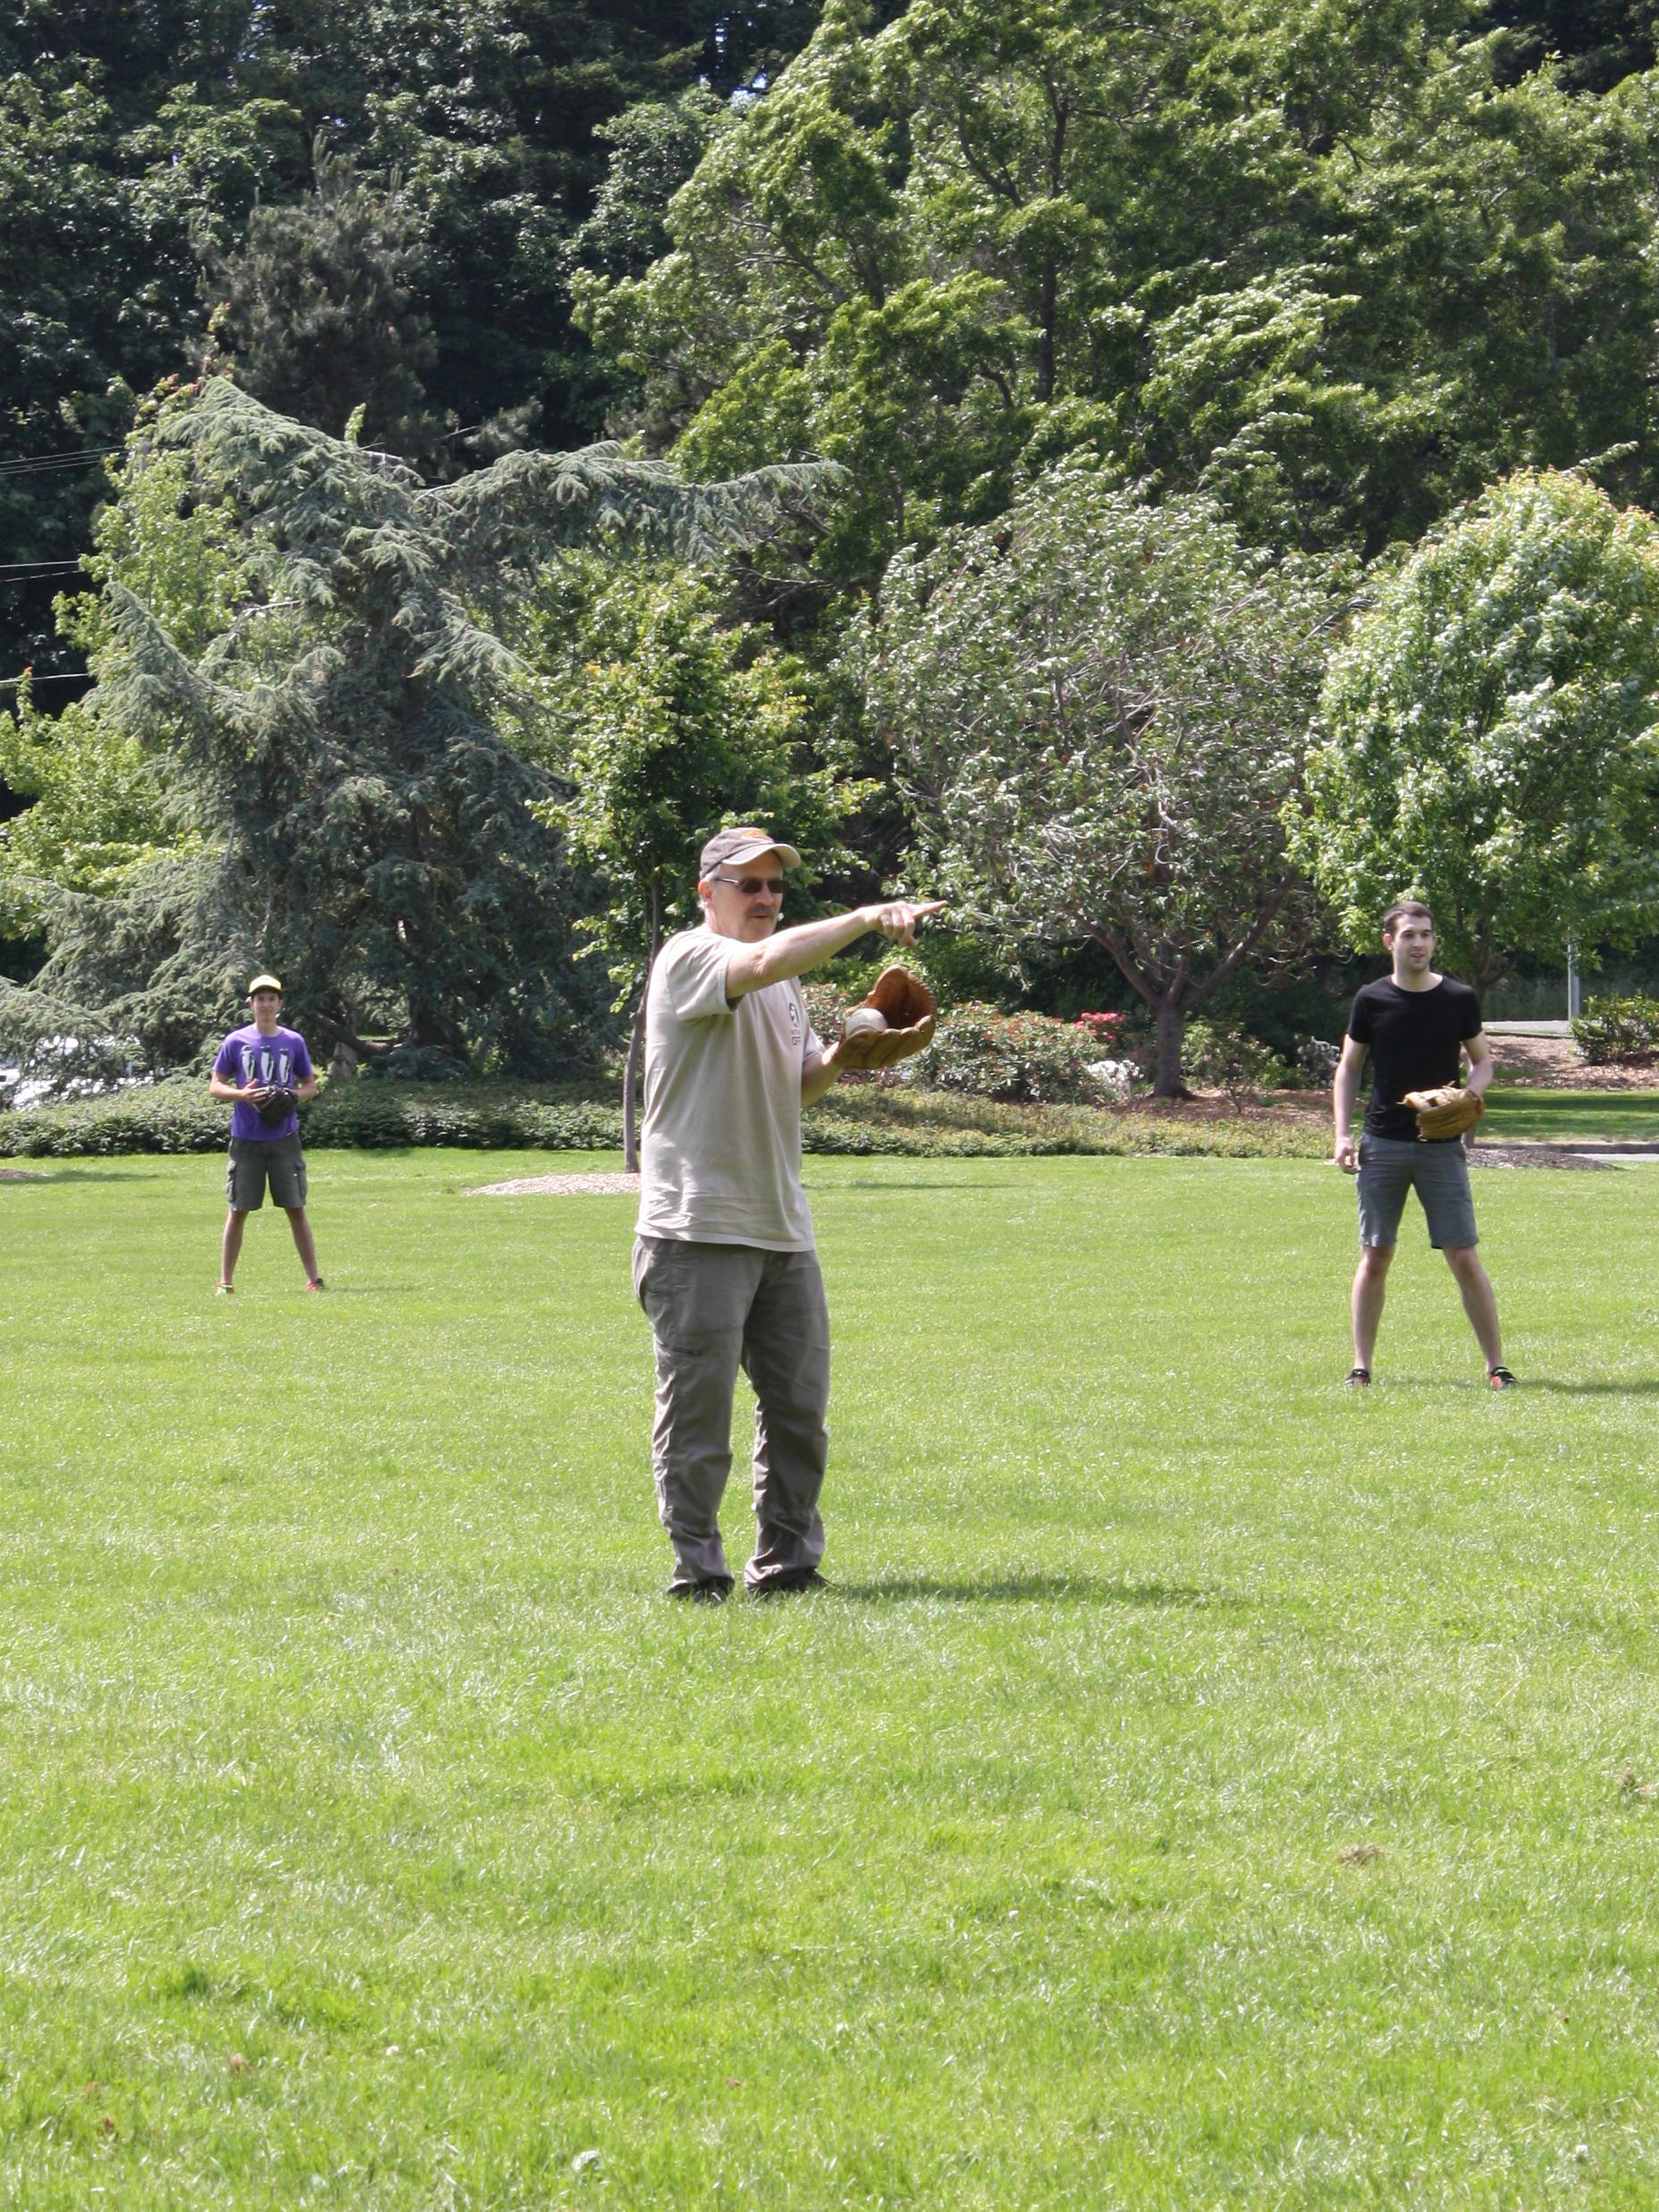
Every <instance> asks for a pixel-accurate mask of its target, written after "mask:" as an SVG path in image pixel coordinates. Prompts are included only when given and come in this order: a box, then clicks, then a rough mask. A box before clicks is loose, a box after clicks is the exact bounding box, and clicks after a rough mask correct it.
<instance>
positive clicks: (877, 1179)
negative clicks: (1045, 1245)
mask: <svg viewBox="0 0 1659 2212" xmlns="http://www.w3.org/2000/svg"><path fill="white" fill-rule="evenodd" d="M1012 1179H1013V1178H1011V1177H1009V1176H1006V1175H995V1176H993V1175H987V1176H982V1177H980V1178H976V1179H975V1180H974V1181H973V1182H971V1183H970V1182H958V1181H956V1180H955V1179H952V1180H951V1181H948V1182H947V1181H945V1180H944V1179H943V1178H940V1179H939V1181H937V1182H934V1181H928V1182H925V1183H923V1182H920V1181H915V1180H912V1179H908V1178H907V1179H906V1180H905V1181H904V1182H902V1183H901V1182H898V1181H897V1180H894V1181H891V1182H889V1181H888V1178H886V1177H885V1176H881V1175H860V1176H848V1177H847V1178H846V1179H845V1180H844V1181H838V1182H834V1183H819V1184H816V1185H813V1188H814V1189H816V1190H817V1191H818V1193H819V1194H820V1195H821V1196H823V1197H826V1198H828V1197H830V1196H832V1195H834V1194H835V1192H837V1191H838V1190H881V1191H888V1190H1006V1189H1007V1188H1008V1186H1009V1184H1010V1182H1011V1181H1012ZM808 1181H809V1182H810V1181H811V1178H810V1177H809V1178H808Z"/></svg>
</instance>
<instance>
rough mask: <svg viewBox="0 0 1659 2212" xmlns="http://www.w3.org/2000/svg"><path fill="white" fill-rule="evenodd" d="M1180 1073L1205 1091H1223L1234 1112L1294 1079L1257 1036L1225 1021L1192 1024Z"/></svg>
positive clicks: (1187, 1032)
mask: <svg viewBox="0 0 1659 2212" xmlns="http://www.w3.org/2000/svg"><path fill="white" fill-rule="evenodd" d="M1181 1066H1182V1072H1183V1075H1184V1076H1186V1078H1187V1080H1188V1081H1189V1082H1190V1083H1194V1084H1197V1085H1200V1087H1201V1088H1203V1089H1205V1090H1208V1091H1225V1093H1226V1094H1227V1099H1228V1102H1229V1103H1230V1104H1231V1105H1232V1107H1233V1110H1234V1112H1235V1113H1242V1111H1243V1110H1244V1108H1245V1106H1246V1105H1247V1104H1248V1103H1249V1102H1251V1100H1252V1099H1254V1098H1257V1097H1259V1094H1260V1093H1262V1092H1263V1091H1282V1090H1284V1089H1286V1088H1287V1087H1288V1086H1289V1085H1290V1084H1291V1083H1292V1081H1293V1076H1292V1075H1291V1071H1290V1069H1289V1068H1287V1067H1286V1066H1285V1065H1284V1061H1283V1060H1281V1059H1280V1058H1279V1056H1278V1054H1277V1053H1276V1052H1272V1051H1268V1049H1267V1046H1266V1045H1265V1044H1264V1043H1262V1042H1261V1039H1260V1038H1259V1037H1253V1036H1252V1035H1251V1033H1250V1031H1249V1030H1248V1029H1239V1028H1235V1027H1234V1026H1233V1025H1232V1024H1231V1023H1228V1022H1207V1021H1192V1022H1189V1023H1188V1024H1187V1026H1186V1035H1185V1037H1184V1039H1183V1043H1182V1048H1181Z"/></svg>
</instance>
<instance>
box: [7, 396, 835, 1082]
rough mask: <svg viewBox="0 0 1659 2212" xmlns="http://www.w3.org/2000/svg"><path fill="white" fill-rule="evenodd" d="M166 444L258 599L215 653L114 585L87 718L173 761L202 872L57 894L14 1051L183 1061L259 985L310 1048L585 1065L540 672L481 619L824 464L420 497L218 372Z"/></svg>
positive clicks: (585, 986) (179, 410)
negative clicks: (555, 574) (545, 814)
mask: <svg viewBox="0 0 1659 2212" xmlns="http://www.w3.org/2000/svg"><path fill="white" fill-rule="evenodd" d="M153 443H154V451H155V453H156V457H157V458H158V460H163V461H164V460H167V459H168V458H169V457H175V456H176V457H178V458H181V460H183V461H184V463H185V465H186V469H187V472H188V476H189V492H188V494H187V496H189V497H191V498H200V499H205V500H208V501H213V502H228V504H229V507H230V510H231V511H232V512H233V513H234V514H235V515H236V516H237V518H238V519H239V536H238V542H237V545H236V546H235V562H236V565H237V567H238V569H239V570H240V573H241V575H242V576H243V577H244V578H246V579H247V590H246V595H245V597H244V598H243V600H242V602H241V604H239V605H238V607H237V609H236V612H235V614H234V616H233V619H232V620H231V621H229V622H227V623H225V624H223V625H222V626H219V627H218V628H217V629H216V630H215V635H214V636H213V637H211V638H210V639H209V640H208V641H207V642H206V644H205V645H204V644H201V643H200V642H199V641H198V640H197V639H193V638H191V637H189V636H188V634H187V633H186V631H185V629H184V626H183V624H182V623H181V621H173V622H172V623H171V624H170V623H169V622H168V621H164V620H163V619H161V617H160V616H159V615H158V614H157V612H156V609H155V608H154V607H153V606H151V605H148V604H146V603H145V601H144V600H142V599H140V598H139V596H138V595H137V594H136V593H135V592H133V591H132V590H131V589H130V588H129V587H128V586H127V585H126V584H124V583H123V582H122V581H121V580H120V578H118V577H112V578H111V580H110V581H109V582H108V584H107V585H106V586H105V593H104V612H105V620H106V621H107V623H108V626H109V644H108V650H107V653H106V655H105V663H104V673H103V679H102V681H101V682H100V685H99V688H98V695H97V697H98V711H99V713H100V715H101V716H102V717H103V718H104V721H105V725H106V726H107V727H108V728H109V729H110V730H113V731H114V732H117V733H125V734H130V735H132V736H136V737H138V738H139V739H140V740H141V741H142V743H143V744H144V745H145V746H146V747H147V748H150V749H152V750H156V751H159V752H160V753H162V754H163V755H164V756H165V759H166V781H167V782H168V784H169V786H170V788H173V789H179V790H181V791H182V792H184V793H185V794H187V795H188V799H189V806H190V809H191V814H192V818H193V820H194V823H195V824H196V826H197V829H198V832H199V839H200V844H199V849H198V850H195V851H191V852H186V853H183V854H176V855H172V856H169V857H165V858H164V859H161V860H158V861H156V862H155V863H154V864H152V865H149V866H148V867H146V868H144V869H142V870H140V871H139V874H137V875H135V876H133V877H132V878H131V880H130V881H128V882H125V883H124V884H123V885H122V888H120V889H118V890H117V891H114V892H113V893H112V894H111V895H110V896H108V897H106V898H102V899H99V898H96V897H92V896H89V895H87V894H84V893H76V892H74V891H69V890H66V889H59V890H58V891H56V892H55V896H54V897H53V898H52V899H50V900H49V901H48V902H47V910H46V920H47V926H48V930H49V933H50V938H51V951H50V955H49V957H48V958H47V961H46V967H44V969H43V970H42V972H41V974H40V975H39V976H38V978H37V979H36V983H35V985H34V986H33V987H32V988H31V989H30V990H29V991H27V992H22V991H18V990H15V989H7V988H4V987H3V986H0V1034H4V1035H5V1037H6V1038H7V1040H8V1042H10V1043H12V1044H13V1047H14V1048H16V1047H21V1048H22V1049H24V1050H29V1049H33V1048H35V1047H38V1045H39V1043H40V1042H41V1041H42V1040H44V1039H46V1038H49V1037H54V1036H55V1037H60V1038H61V1037H65V1036H69V1037H74V1038H77V1039H81V1040H85V1041H86V1043H85V1046H84V1050H83V1052H82V1055H81V1058H82V1061H83V1064H88V1063H89V1064H92V1065H94V1066H99V1065H102V1066H107V1064H108V1062H109V1060H110V1059H111V1057H112V1056H114V1057H127V1058H137V1059H139V1060H141V1061H142V1062H144V1063H145V1064H146V1065H148V1066H151V1067H161V1066H167V1065H177V1064H179V1063H180V1062H181V1061H187V1060H190V1059H192V1058H193V1057H195V1056H196V1054H197V1053H198V1051H199V1050H200V1047H201V1044H202V1040H203V1038H204V1037H205V1036H206V1034H208V1033H209V1032H210V1031H211V1029H212V1028H213V1027H214V1026H215V1023H216V1022H218V1021H219V1020H220V1019H221V1018H222V1017H223V1013H224V1012H225V1011H226V1010H227V1009H229V1008H231V1007H232V1006H233V1005H234V1003H235V1000H236V997H237V994H238V992H239V991H240V983H241V980H242V979H244V978H245V976H246V975H247V973H248V970H249V969H250V968H251V967H254V966H256V965H257V966H263V967H274V968H275V969H276V970H277V972H278V973H280V974H281V975H282V976H283V979H284V981H285V983H286V984H287V985H288V989H289V993H290V998H291V1003H292V1004H293V1005H294V1006H295V1007H296V1008H297V1009H303V1011H304V1014H305V1017H306V1020H307V1026H308V1027H309V1028H310V1029H311V1030H312V1031H314V1032H315V1033H316V1039H315V1041H316V1043H318V1044H320V1045H321V1046H322V1047H323V1048H324V1050H326V1049H327V1048H329V1047H330V1046H332V1045H333V1043H336V1042H343V1043H347V1044H348V1045H349V1046H351V1047H352V1048H353V1049H354V1050H358V1051H366V1050H369V1049H370V1045H369V1039H370V1038H372V1037H375V1036H384V1035H385V1034H388V1033H390V1034H392V1035H393V1036H395V1037H396V1038H397V1039H398V1040H399V1041H400V1043H403V1044H405V1045H407V1046H408V1047H410V1048H413V1049H415V1050H417V1051H420V1052H423V1053H425V1054H427V1055H442V1056H444V1057H445V1058H447V1059H450V1060H467V1061H468V1062H470V1063H472V1064H474V1065H478V1066H491V1067H498V1068H514V1069H519V1070H528V1069H533V1068H537V1067H545V1066H548V1065H550V1064H553V1063H556V1062H559V1061H561V1060H568V1059H570V1058H572V1057H574V1056H577V1055H581V1054H583V1053H585V1051H589V1050H591V1046H592V1043H593V1039H594V1026H595V1017H596V1016H597V1015H598V1014H599V1010H600V1009H599V1004H598V984H599V979H597V978H595V979H594V982H592V983H589V982H587V981H586V980H585V975H584V974H583V972H581V971H577V970H575V969H573V966H572V958H573V953H574V951H575V950H576V947H575V945H574V943H573V941H572V933H573V928H574V924H575V920H576V915H577V890H578V886H577V882H576V881H575V879H574V877H573V874H572V871H571V869H570V867H569V866H568V863H567V861H566V858H565V853H564V848H563V844H562V841H561V839H560V835H559V833H558V832H556V831H555V830H552V829H550V828H547V827H544V826H543V824H542V823H540V822H538V820H537V819H536V817H535V814H533V812H532V806H533V804H534V803H535V802H536V801H538V800H543V799H545V798H550V797H553V796H556V795H557V794H556V787H555V785H554V782H553V780H552V777H551V776H550V774H549V773H548V772H547V771H546V770H544V769H542V768H538V767H535V766H533V765H532V764H529V763H527V762H526V761H525V760H524V759H523V758H521V757H520V756H518V754H517V753H516V752H515V751H514V750H513V749H512V748H511V747H510V746H509V743H508V742H507V740H506V739H505V738H504V737H503V735H502V731H501V724H502V722H503V719H504V717H505V714H506V711H507V709H508V707H509V703H510V702H511V700H512V699H513V697H514V696H515V694H516V692H517V691H518V688H519V687H520V684H521V680H522V678H523V674H524V671H523V667H522V663H520V662H519V661H518V659H517V657H516V656H515V655H514V654H512V653H511V652H509V649H508V648H507V647H506V646H504V645H503V644H502V643H501V639H500V637H499V636H498V635H497V634H496V631H495V630H494V629H491V628H489V627H486V626H485V624H486V621H487V620H488V619H489V618H492V617H493V618H494V619H495V620H496V621H498V622H499V621H501V620H502V619H504V617H505V615H506V612H507V611H508V609H509V606H510V605H511V604H512V603H513V601H514V599H515V598H516V597H518V595H521V594H522V593H523V592H524V590H525V589H526V587H527V586H528V584H529V582H530V580H531V578H532V577H533V576H534V574H535V571H536V570H537V568H538V566H539V565H540V564H542V563H543V562H544V561H547V560H549V559H551V558H556V557H557V556H558V554H559V553H560V550H561V549H564V548H568V547H572V546H575V545H580V544H582V543H584V542H585V541H591V540H593V539H594V538H601V539H603V538H607V537H608V538H610V539H611V540H612V541H613V542H615V541H619V540H622V539H627V540H629V541H632V542H636V543H642V544H644V545H650V546H653V547H656V548H658V549H661V550H663V551H674V552H678V553H687V554H692V555H695V556H696V557H699V558H707V557H709V556H710V555H712V554H713V553H715V552H717V551H720V550H721V549H723V548H724V547H725V546H727V545H729V544H730V543H732V542H735V541H737V540H740V539H742V538H744V537H745V536H751V535H753V534H754V533H755V532H757V531H758V530H760V529H762V528H764V527H765V525H766V523H767V520H768V518H769V517H770V515H771V511H772V507H773V504H774V502H775V500H776V498H777V497H778V495H779V494H780V493H781V492H783V491H786V490H788V491H793V492H795V493H796V494H797V495H798V494H800V493H801V492H802V491H803V490H804V488H805V487H806V486H807V485H809V484H810V483H811V482H812V481H813V480H814V479H815V476H816V473H817V472H814V471H812V470H804V469H793V470H775V471H771V472H768V473H767V474H765V475H761V476H754V477H746V478H743V479H740V480H738V481H737V482H735V483H729V484H720V485H687V484H685V483H683V482H681V481H679V480H678V478H677V477H675V476H674V475H673V474H672V473H671V472H670V471H669V469H667V468H666V467H664V466H663V465H661V464H660V463H654V462H649V461H638V460H629V459H627V458H626V457H625V456H624V455H623V454H622V453H620V452H619V451H618V450H617V449H616V448H614V447H593V448H589V449H588V450H586V451H585V452H577V453H570V454H545V453H523V452H520V453H513V454H509V455H508V456H506V457H505V458H504V459H503V460H500V461H498V462H496V463H495V464H494V465H493V466H492V467H491V468H489V469H484V470H480V471H478V472H476V473H475V474H474V475H472V476H470V477H465V478H463V479H462V480H461V481H460V482H459V483H456V484H451V485H425V484H423V483H422V481H421V480H420V478H419V477H417V475H416V473H415V471H414V470H413V469H409V468H408V467H407V466H406V465H405V464H403V463H401V462H400V461H397V460H392V459H391V458H389V457H387V456H384V455H379V454H374V453H371V452H366V451H364V450H362V449H360V448H358V446H356V445H354V444H351V443H347V442H345V441H342V440H341V439H338V438H332V437H329V436H327V435H325V434H324V433H323V432H320V431H318V430H316V429H312V428H309V427H307V426H304V425H302V424H299V423H296V422H294V421H292V420H291V419H289V418H285V417H282V416H280V415H276V414H274V413H273V412H272V411H271V410H269V409H266V408H265V407H263V406H262V405H261V404H260V403H259V402H258V401H257V400H255V399H254V398H253V397H252V396H251V395H249V394H248V393H244V392H242V391H240V390H239V389H238V388H237V387H236V386H235V385H234V384H232V383H231V382H229V381H228V380H227V379H223V378H219V379H215V380H214V381H212V382H211V383H209V384H207V385H206V387H205V388H204V389H203V390H202V391H201V392H200V393H199V394H192V395H190V396H189V397H188V398H187V399H186V400H184V401H181V403H180V404H178V405H177V406H176V407H175V408H173V409H171V410H169V411H168V412H166V413H165V414H164V417H163V419H162V421H161V423H160V424H159V426H158V427H157V430H156V435H155V438H154V442H153ZM58 1067H59V1071H60V1072H68V1071H69V1063H68V1062H66V1061H60V1062H59V1063H58Z"/></svg>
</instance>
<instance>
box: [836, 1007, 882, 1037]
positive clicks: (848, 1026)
mask: <svg viewBox="0 0 1659 2212" xmlns="http://www.w3.org/2000/svg"><path fill="white" fill-rule="evenodd" d="M886 1027H887V1016H886V1015H885V1014H884V1013H883V1012H882V1011H881V1009H880V1007H879V1006H855V1008H854V1009H853V1010H852V1012H851V1013H850V1014H849V1015H848V1016H847V1017H846V1020H845V1021H844V1022H843V1023H842V1024H841V1034H842V1035H843V1036H844V1037H873V1036H875V1035H876V1034H878V1033H879V1032H880V1031H881V1030H883V1029H885V1028H886Z"/></svg>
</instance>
